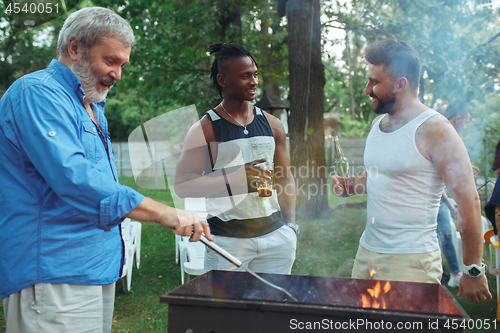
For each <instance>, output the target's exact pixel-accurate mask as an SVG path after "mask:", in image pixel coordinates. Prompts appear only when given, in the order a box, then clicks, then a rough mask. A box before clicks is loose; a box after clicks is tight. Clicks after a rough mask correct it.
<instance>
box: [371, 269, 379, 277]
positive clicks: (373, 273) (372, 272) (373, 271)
mask: <svg viewBox="0 0 500 333" xmlns="http://www.w3.org/2000/svg"><path fill="white" fill-rule="evenodd" d="M375 274H377V272H376V271H375V270H374V269H372V270H371V271H370V277H372V276H374V275H375Z"/></svg>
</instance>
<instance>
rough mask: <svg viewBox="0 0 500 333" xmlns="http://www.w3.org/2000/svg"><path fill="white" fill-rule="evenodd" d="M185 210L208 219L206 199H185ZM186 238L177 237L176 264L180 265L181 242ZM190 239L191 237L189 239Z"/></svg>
mask: <svg viewBox="0 0 500 333" xmlns="http://www.w3.org/2000/svg"><path fill="white" fill-rule="evenodd" d="M184 209H185V210H191V211H194V212H197V213H198V215H200V216H201V217H202V218H204V219H206V218H207V216H208V214H207V208H206V205H205V198H185V199H184ZM183 237H185V236H179V235H175V263H176V264H178V263H179V242H181V241H182V238H183ZM188 238H189V237H188Z"/></svg>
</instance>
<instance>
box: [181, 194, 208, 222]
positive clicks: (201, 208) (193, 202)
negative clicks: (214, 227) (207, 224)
mask: <svg viewBox="0 0 500 333" xmlns="http://www.w3.org/2000/svg"><path fill="white" fill-rule="evenodd" d="M184 209H185V210H191V211H194V212H197V213H198V214H199V215H200V216H201V217H202V218H206V217H207V215H208V214H207V206H206V205H205V198H185V199H184Z"/></svg>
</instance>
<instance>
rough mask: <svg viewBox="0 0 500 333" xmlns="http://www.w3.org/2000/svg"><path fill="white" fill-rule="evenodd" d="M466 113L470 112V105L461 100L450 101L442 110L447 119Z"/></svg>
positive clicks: (462, 115)
mask: <svg viewBox="0 0 500 333" xmlns="http://www.w3.org/2000/svg"><path fill="white" fill-rule="evenodd" d="M468 114H470V107H469V105H467V103H465V102H464V101H461V100H454V101H453V102H451V103H450V104H449V105H448V107H447V108H446V111H445V112H444V116H445V117H446V118H448V120H450V119H451V118H453V117H456V116H460V117H467V115H468Z"/></svg>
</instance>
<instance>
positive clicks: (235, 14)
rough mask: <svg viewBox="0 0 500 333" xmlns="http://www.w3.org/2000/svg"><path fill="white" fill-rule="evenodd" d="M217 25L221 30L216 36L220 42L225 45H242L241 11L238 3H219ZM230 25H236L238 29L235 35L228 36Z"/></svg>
mask: <svg viewBox="0 0 500 333" xmlns="http://www.w3.org/2000/svg"><path fill="white" fill-rule="evenodd" d="M219 11H220V17H219V24H220V25H221V28H220V29H219V31H218V35H219V37H220V38H221V42H225V43H238V44H240V45H243V32H242V29H241V9H240V6H239V2H234V1H228V0H220V1H219ZM231 25H237V26H238V27H239V29H238V30H237V32H236V33H237V35H228V34H227V33H228V30H229V28H230V27H231Z"/></svg>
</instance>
